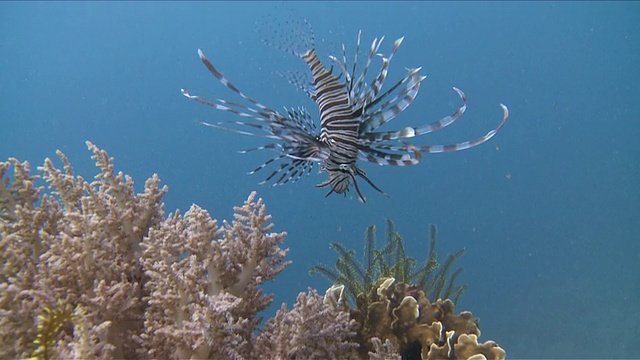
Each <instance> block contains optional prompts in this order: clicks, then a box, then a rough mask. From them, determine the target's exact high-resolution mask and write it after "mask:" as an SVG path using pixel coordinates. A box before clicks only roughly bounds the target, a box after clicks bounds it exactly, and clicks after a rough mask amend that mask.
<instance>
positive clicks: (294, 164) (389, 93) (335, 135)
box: [182, 20, 509, 202]
mask: <svg viewBox="0 0 640 360" xmlns="http://www.w3.org/2000/svg"><path fill="white" fill-rule="evenodd" d="M296 24H297V25H296V27H295V31H293V34H294V35H293V36H292V38H286V37H285V38H284V39H283V38H282V37H283V35H282V34H284V33H283V32H282V31H280V30H279V31H278V32H277V33H278V36H275V38H274V39H271V40H268V41H265V42H267V43H269V44H271V45H273V46H275V47H278V48H280V49H283V50H285V51H287V52H290V53H292V54H294V55H296V56H298V57H300V58H302V59H303V60H304V61H305V62H306V64H307V65H308V67H309V69H310V70H311V75H312V78H313V79H312V81H307V80H306V79H307V76H308V75H307V76H305V75H302V74H299V73H295V72H282V73H281V74H282V75H283V77H285V78H286V79H287V80H288V81H289V82H290V83H292V84H293V85H295V86H296V87H297V88H299V89H301V90H303V91H304V92H305V93H306V94H307V95H308V96H310V97H311V98H312V99H313V100H314V101H315V102H316V104H317V105H318V109H319V113H320V129H319V131H317V130H316V128H315V124H314V123H313V121H312V119H311V116H310V115H309V113H308V112H307V111H306V110H304V109H302V108H300V109H290V110H286V114H284V115H283V114H280V113H278V112H277V111H275V110H273V109H271V108H269V107H267V106H265V105H262V104H261V103H259V102H257V101H255V100H254V99H252V98H251V97H249V96H247V95H245V94H244V93H243V92H242V91H240V90H239V89H238V88H237V87H236V86H234V85H233V84H232V83H231V82H229V81H228V80H227V79H226V78H225V77H224V76H223V75H222V73H220V72H219V71H218V70H217V69H216V68H215V67H214V66H213V65H212V64H211V62H210V61H209V60H207V58H206V57H205V56H204V54H203V53H202V52H201V51H200V50H198V54H199V55H200V59H201V60H202V62H203V63H204V64H205V66H206V67H207V68H208V69H209V72H211V74H213V75H214V76H215V77H216V78H217V79H218V80H219V81H220V82H221V83H222V84H223V85H224V86H225V87H227V88H228V89H230V90H232V91H233V92H235V93H236V94H238V95H239V96H240V97H241V98H242V99H243V100H245V101H246V102H248V103H249V104H250V105H245V104H242V103H239V102H233V101H229V100H222V99H213V100H204V99H202V98H200V97H198V96H193V95H190V94H189V93H187V92H186V91H185V90H182V93H183V95H185V96H186V97H188V98H190V99H194V100H196V101H198V102H200V103H203V104H206V105H209V106H212V107H214V108H215V109H218V110H223V111H226V112H230V113H233V114H235V115H238V116H240V117H243V118H245V119H246V120H245V121H228V122H218V123H208V122H201V123H202V124H204V125H206V126H210V127H214V128H220V129H225V130H231V131H235V132H238V133H241V134H246V135H252V136H262V137H266V138H269V139H273V140H275V141H276V142H274V143H270V144H266V145H263V146H259V147H256V148H254V149H249V150H244V151H242V152H248V151H253V150H271V151H275V152H277V154H278V155H277V156H275V157H273V158H271V159H269V160H267V161H266V162H265V163H263V164H262V165H260V166H258V167H257V168H255V169H254V170H253V171H251V172H249V173H250V174H253V173H256V172H257V171H259V170H261V169H263V168H265V167H267V166H268V165H270V164H276V163H279V165H276V168H275V170H273V171H272V172H271V173H270V174H269V176H268V177H267V178H266V179H265V180H264V181H263V183H264V182H267V181H274V185H278V184H286V183H287V182H295V181H296V180H298V179H300V177H302V176H303V175H304V174H309V172H310V171H311V169H312V167H313V164H314V163H319V166H320V170H322V171H325V172H326V173H327V175H328V179H327V180H326V181H323V182H322V183H320V184H318V185H316V186H318V187H325V186H328V187H330V190H329V192H328V193H327V196H328V195H329V194H332V193H338V194H346V192H347V191H348V190H349V188H350V187H351V185H353V187H354V188H355V191H356V193H357V197H358V199H360V200H361V201H363V202H364V201H365V197H364V196H363V195H362V193H361V191H360V188H359V186H358V182H357V179H358V178H361V179H364V180H365V181H366V182H367V183H369V184H370V185H371V186H372V187H373V188H374V189H376V190H378V191H380V192H381V193H383V194H385V193H384V192H383V191H382V190H381V189H380V188H378V187H377V186H376V185H375V184H374V183H373V182H372V181H371V180H370V179H369V178H368V177H367V175H366V173H365V172H364V170H362V169H361V168H360V167H358V164H357V161H358V160H360V161H366V162H371V163H375V164H378V165H393V166H408V165H415V164H418V163H419V162H420V160H421V159H422V154H425V153H443V152H450V151H460V150H464V149H469V148H472V147H474V146H478V145H480V144H482V143H484V142H486V141H488V140H489V139H491V138H492V137H493V136H494V135H495V134H496V133H497V132H498V131H499V130H500V129H501V128H502V126H503V125H504V124H505V123H506V121H507V119H508V117H509V111H508V109H507V107H506V106H505V105H503V104H500V106H501V108H502V110H503V117H502V121H501V122H500V124H499V125H498V126H497V127H496V128H494V129H493V130H491V131H489V132H488V133H487V134H485V135H484V136H481V137H479V138H477V139H474V140H469V141H464V142H459V143H454V144H450V145H421V146H418V145H413V144H411V143H408V142H406V140H407V139H412V138H417V137H419V136H422V135H426V134H429V133H432V132H434V131H437V130H439V129H442V128H444V127H447V126H449V125H451V124H453V123H454V122H455V121H456V120H458V119H459V118H460V117H461V116H462V115H463V114H464V112H465V111H466V108H467V99H466V96H465V94H464V93H463V92H462V91H461V90H459V89H457V88H455V87H454V88H453V89H454V91H455V92H456V93H457V94H458V96H460V98H461V99H462V105H461V106H460V107H459V108H458V109H457V110H456V111H454V112H453V113H452V114H451V115H448V116H445V117H444V118H442V119H440V120H437V121H434V122H431V123H429V124H426V125H422V126H416V127H404V128H402V129H400V130H390V131H378V128H380V127H381V126H383V125H385V124H387V123H389V122H390V121H391V120H393V119H395V118H396V117H397V116H398V115H399V114H401V113H402V112H403V111H404V110H406V109H407V108H408V107H409V106H410V105H411V104H412V103H413V102H414V101H415V99H416V97H417V95H418V92H419V90H420V85H421V83H422V81H423V80H424V79H425V78H426V77H425V76H423V75H421V74H420V70H421V68H413V69H409V70H408V71H407V73H406V75H405V76H404V77H403V78H402V79H400V80H399V81H397V82H396V83H395V84H393V85H392V86H391V87H389V88H388V89H387V90H386V91H384V92H383V87H384V84H385V81H386V80H387V75H388V72H389V67H390V63H391V60H392V59H393V56H394V54H395V53H396V51H397V50H398V49H399V47H400V45H401V44H402V42H403V39H404V38H400V39H398V40H396V41H395V42H394V43H393V47H392V49H391V52H390V53H389V54H388V55H384V54H381V53H379V50H380V47H381V45H382V43H383V41H384V37H381V38H380V39H378V38H376V39H374V40H373V42H372V43H371V46H370V47H369V51H368V56H367V59H366V62H365V64H364V66H363V67H362V70H361V71H360V73H357V71H356V70H357V65H358V64H357V63H358V53H359V51H360V42H361V36H362V32H359V33H358V37H357V41H356V54H355V56H354V60H353V64H351V65H350V64H348V62H347V52H346V47H345V46H344V45H343V47H342V59H338V58H336V57H333V56H332V57H330V60H331V61H332V62H333V64H334V65H336V67H337V69H338V70H339V72H340V73H341V74H340V75H339V76H336V75H334V74H332V72H331V70H329V69H327V68H326V67H325V66H324V65H323V64H322V62H321V61H320V59H319V58H318V55H317V53H316V49H315V47H314V35H313V30H312V29H311V26H310V25H309V23H308V22H306V20H305V21H301V22H297V23H296ZM285 30H286V29H285ZM377 57H380V58H381V60H382V64H381V65H380V69H379V70H378V73H377V74H376V75H375V76H374V77H373V79H372V80H371V82H368V81H367V74H368V71H369V68H370V66H371V64H372V63H373V60H374V58H377ZM311 82H312V84H311ZM237 127H240V128H237ZM241 129H243V130H241ZM260 131H262V133H258V132H260ZM385 195H386V194H385Z"/></svg>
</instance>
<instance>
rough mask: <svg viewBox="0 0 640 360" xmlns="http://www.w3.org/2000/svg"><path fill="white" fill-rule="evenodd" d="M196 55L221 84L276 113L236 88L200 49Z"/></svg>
mask: <svg viewBox="0 0 640 360" xmlns="http://www.w3.org/2000/svg"><path fill="white" fill-rule="evenodd" d="M198 56H200V60H202V62H203V63H204V65H205V66H206V67H207V69H209V72H211V74H213V76H215V77H216V78H217V79H218V80H219V81H220V82H221V83H222V85H224V86H226V87H227V88H229V89H231V90H232V91H234V92H235V93H237V94H238V95H240V97H242V98H243V99H245V100H247V101H249V102H250V103H252V104H254V105H255V106H257V107H258V108H260V109H261V110H264V111H266V112H269V113H277V111H275V110H272V109H270V108H269V107H268V106H265V105H262V104H260V103H259V102H257V101H255V100H254V99H252V98H250V97H249V96H247V95H245V94H244V93H243V92H242V91H240V89H238V88H237V87H236V86H235V85H233V84H232V83H231V82H230V81H229V80H227V78H226V77H224V75H222V73H220V72H219V71H218V70H217V69H216V68H215V67H214V66H213V64H212V63H211V62H210V61H209V59H207V58H206V56H204V53H203V52H202V50H200V49H198Z"/></svg>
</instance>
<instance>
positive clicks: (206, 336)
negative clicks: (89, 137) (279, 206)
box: [0, 142, 355, 359]
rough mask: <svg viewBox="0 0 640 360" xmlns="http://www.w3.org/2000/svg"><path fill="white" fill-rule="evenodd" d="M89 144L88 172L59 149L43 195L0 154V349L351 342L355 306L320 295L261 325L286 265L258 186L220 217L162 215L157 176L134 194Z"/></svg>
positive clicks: (331, 348)
mask: <svg viewBox="0 0 640 360" xmlns="http://www.w3.org/2000/svg"><path fill="white" fill-rule="evenodd" d="M87 146H88V147H89V149H90V150H91V151H92V153H93V157H92V158H93V159H94V160H95V162H96V166H97V167H98V169H99V173H98V175H97V176H96V177H95V179H94V181H92V182H88V181H85V180H84V179H83V178H82V177H81V176H75V175H74V173H73V170H72V167H71V165H70V163H69V161H68V160H67V158H66V157H65V155H64V154H62V153H61V152H58V156H59V158H60V160H61V161H62V163H63V170H60V169H58V168H56V167H55V166H54V164H53V162H52V161H51V160H49V159H46V160H45V163H44V166H42V167H40V168H39V170H41V172H42V174H43V176H42V179H44V181H45V182H46V183H47V184H48V185H49V191H48V192H45V189H44V187H43V186H37V185H36V183H37V182H38V181H40V180H39V179H40V178H39V177H38V176H32V175H30V166H29V164H28V163H27V162H23V163H21V162H19V161H18V160H16V159H9V161H8V162H0V179H1V181H0V236H1V237H0V250H1V252H0V254H1V255H0V257H1V258H0V261H1V262H2V264H3V266H2V269H1V277H0V313H1V314H2V317H1V318H0V358H3V359H8V358H14V359H15V358H27V357H34V358H42V359H53V358H87V359H88V358H175V359H177V358H265V359H266V358H275V357H278V356H280V357H284V356H285V355H284V354H294V355H295V356H299V357H303V356H304V357H307V356H315V357H328V358H336V357H339V356H340V354H342V353H344V352H345V351H346V349H350V348H353V347H354V346H355V344H354V343H352V342H350V341H349V340H348V338H349V337H350V336H352V330H351V328H352V327H353V326H354V324H353V322H352V321H350V320H349V314H348V313H346V312H344V311H342V310H341V309H339V308H338V307H337V306H333V307H331V306H330V305H327V304H325V303H324V302H322V301H321V300H322V298H321V297H319V296H318V295H317V294H316V293H315V292H310V293H309V294H304V293H302V294H301V295H300V297H299V299H298V303H297V304H296V305H295V306H294V309H293V310H292V311H287V310H286V308H283V309H282V310H281V311H280V312H279V313H278V315H277V316H276V317H275V318H274V319H272V320H270V321H268V322H267V324H266V326H265V329H259V328H258V325H259V323H260V321H261V317H260V316H259V313H260V312H261V311H262V310H264V309H265V308H267V307H268V306H269V305H270V304H271V302H272V300H273V296H272V295H266V294H263V293H262V290H261V288H260V285H261V284H263V283H264V282H265V281H270V280H273V279H274V277H275V276H276V275H277V274H278V273H280V272H281V271H282V270H283V269H284V268H285V267H286V266H287V265H288V262H287V261H285V260H284V257H285V256H286V254H287V250H285V249H282V248H281V247H280V245H281V244H282V241H283V239H284V238H285V236H286V233H284V232H281V233H275V232H272V229H273V225H272V224H271V223H270V219H271V216H270V215H268V214H267V213H266V207H265V206H264V204H263V203H262V200H261V199H257V198H256V194H255V192H254V193H252V194H251V195H250V196H249V198H248V199H247V201H246V202H245V203H244V205H243V206H240V207H236V208H235V209H234V212H235V214H234V220H233V221H231V222H226V221H224V222H222V225H221V226H219V225H218V222H217V221H216V220H213V219H211V217H210V216H209V214H208V213H207V212H206V211H205V210H203V209H201V208H200V207H198V206H197V205H193V206H192V207H191V209H190V210H189V211H187V212H186V213H185V214H184V216H182V215H181V214H180V213H179V212H177V211H176V212H175V213H173V214H170V215H169V216H168V217H166V218H165V214H164V204H163V203H162V197H163V195H164V194H165V193H166V192H167V188H166V187H165V186H162V187H161V186H160V181H159V178H158V177H157V176H156V175H153V176H152V177H151V178H149V179H148V180H147V182H146V184H145V188H144V191H143V192H142V193H139V194H136V193H135V191H134V187H133V180H132V179H131V178H130V177H128V176H125V175H123V174H122V173H118V174H116V173H115V170H114V164H113V159H112V158H109V156H108V155H107V153H106V152H105V151H104V150H100V149H98V148H97V147H96V146H94V145H93V144H91V143H89V142H87ZM11 168H13V176H11V175H10V170H11ZM309 321H311V322H312V324H313V326H309V324H308V322H309ZM289 331H296V337H295V338H291V337H289V336H287V333H288V332H289ZM285 340H287V342H286V343H285ZM274 341H278V342H281V343H278V344H274ZM257 344H259V346H257ZM314 354H315V355H314Z"/></svg>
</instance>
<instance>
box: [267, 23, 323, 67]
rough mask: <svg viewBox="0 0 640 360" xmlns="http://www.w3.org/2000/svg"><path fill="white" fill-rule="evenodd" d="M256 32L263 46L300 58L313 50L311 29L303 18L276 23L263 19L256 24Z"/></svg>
mask: <svg viewBox="0 0 640 360" xmlns="http://www.w3.org/2000/svg"><path fill="white" fill-rule="evenodd" d="M256 30H257V31H258V32H259V33H260V35H261V36H262V42H264V43H265V44H267V45H269V46H273V47H275V48H277V49H280V50H283V51H286V52H288V53H290V54H293V55H295V56H297V57H300V58H301V57H303V56H304V55H305V54H306V53H307V52H309V50H311V49H314V48H315V35H314V33H313V28H312V27H311V24H309V22H308V21H307V20H306V19H304V18H296V17H295V16H291V17H289V18H287V19H284V20H282V21H279V22H276V23H274V22H273V19H269V20H266V19H263V20H261V21H258V22H256Z"/></svg>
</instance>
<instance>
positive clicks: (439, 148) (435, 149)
mask: <svg viewBox="0 0 640 360" xmlns="http://www.w3.org/2000/svg"><path fill="white" fill-rule="evenodd" d="M500 107H501V108H502V113H503V114H502V121H501V122H500V124H499V125H498V126H497V127H495V128H494V129H493V130H491V131H489V132H488V133H486V134H485V135H484V136H480V137H479V138H476V139H473V140H468V141H463V142H460V143H456V144H448V145H425V146H419V147H414V149H415V150H418V151H420V152H421V153H432V154H434V153H443V152H451V151H460V150H465V149H469V148H472V147H475V146H478V145H480V144H484V143H485V142H487V141H489V139H491V138H492V137H493V136H494V135H495V134H497V133H498V131H499V130H500V129H501V128H502V127H503V126H504V124H505V123H506V122H507V119H509V109H508V108H507V107H506V106H505V105H504V104H500Z"/></svg>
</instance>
